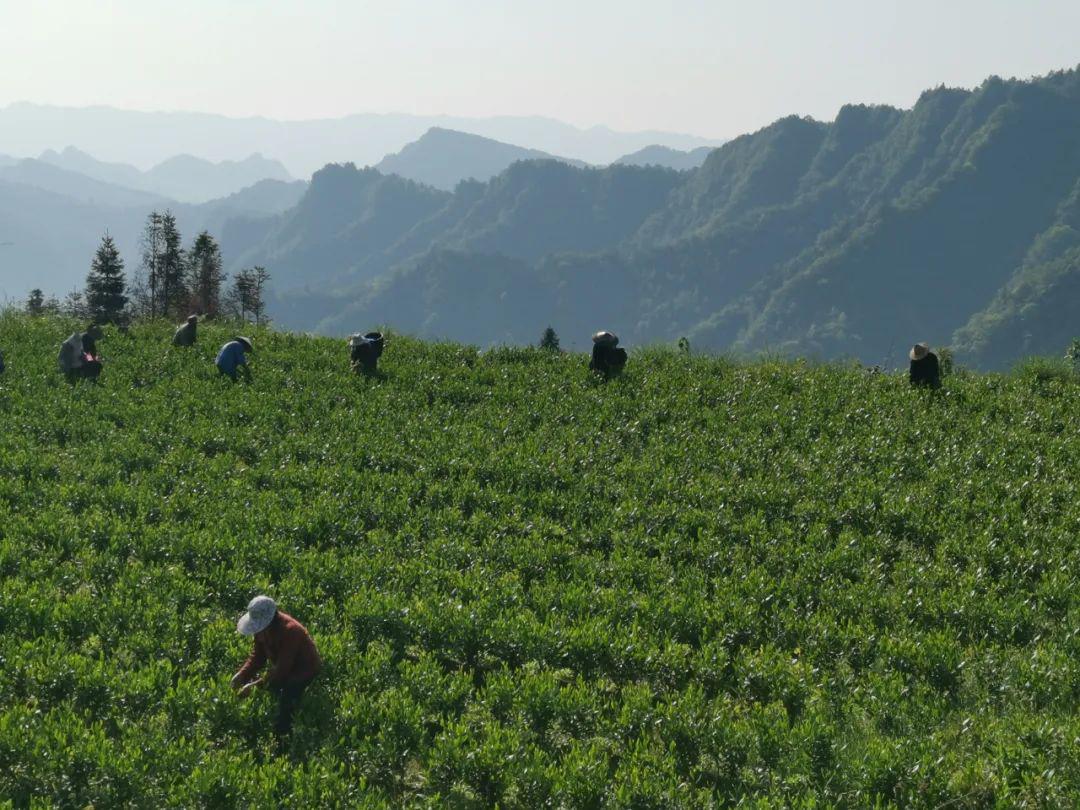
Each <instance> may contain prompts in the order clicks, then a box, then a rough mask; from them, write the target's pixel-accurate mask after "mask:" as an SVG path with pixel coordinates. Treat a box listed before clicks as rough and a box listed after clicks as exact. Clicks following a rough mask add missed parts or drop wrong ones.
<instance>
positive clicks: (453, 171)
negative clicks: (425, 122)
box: [375, 127, 586, 191]
mask: <svg viewBox="0 0 1080 810" xmlns="http://www.w3.org/2000/svg"><path fill="white" fill-rule="evenodd" d="M519 160H559V161H562V162H563V163H568V164H569V165H571V166H578V167H584V166H585V165H586V164H585V163H584V162H582V161H580V160H573V159H572V158H560V157H556V156H555V155H549V154H548V153H547V152H541V151H540V150H539V149H525V148H523V147H520V146H514V145H513V144H508V143H502V142H501V141H496V140H492V139H491V138H483V137H481V136H479V135H470V134H469V133H467V132H455V131H454V130H451V129H442V128H440V127H432V128H431V129H429V130H428V131H427V132H425V133H424V134H423V135H422V136H421V137H420V139H419V140H417V141H414V142H412V143H409V144H406V145H405V146H404V147H403V148H402V150H401V151H400V152H397V153H396V154H392V155H387V156H386V157H384V158H383V159H382V160H381V161H379V163H378V165H377V166H376V167H375V168H377V169H378V170H379V171H380V172H382V173H383V174H396V175H398V176H399V177H403V178H405V179H406V180H415V181H417V182H418V183H426V184H427V185H429V186H434V187H435V188H441V189H445V190H447V191H450V190H452V189H453V188H454V186H456V185H457V184H458V183H460V182H461V181H462V180H489V179H490V178H492V177H494V176H495V175H497V174H499V173H500V172H502V171H504V170H506V169H507V168H509V166H510V164H512V163H516V162H517V161H519Z"/></svg>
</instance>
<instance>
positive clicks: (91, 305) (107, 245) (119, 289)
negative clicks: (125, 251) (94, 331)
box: [86, 234, 128, 323]
mask: <svg viewBox="0 0 1080 810" xmlns="http://www.w3.org/2000/svg"><path fill="white" fill-rule="evenodd" d="M125 292H126V283H125V281H124V260H123V259H121V258H120V251H119V250H117V249H116V243H115V242H114V241H113V238H112V237H111V236H109V235H108V234H105V236H103V237H102V239H101V246H100V247H98V249H97V253H96V254H95V255H94V261H93V262H92V263H91V264H90V272H89V273H88V274H87V276H86V309H87V312H88V314H89V316H90V318H91V320H93V321H95V322H96V323H120V321H121V315H122V314H123V311H124V307H125V306H126V305H127V301H128V299H127V295H126V294H125Z"/></svg>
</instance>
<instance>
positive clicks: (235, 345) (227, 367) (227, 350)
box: [214, 337, 252, 380]
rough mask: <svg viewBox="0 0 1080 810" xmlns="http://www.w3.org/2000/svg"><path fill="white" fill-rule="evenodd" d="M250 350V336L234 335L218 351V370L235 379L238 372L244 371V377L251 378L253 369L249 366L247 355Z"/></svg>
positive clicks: (216, 361)
mask: <svg viewBox="0 0 1080 810" xmlns="http://www.w3.org/2000/svg"><path fill="white" fill-rule="evenodd" d="M250 351H252V348H251V339H250V338H246V337H234V338H233V339H232V340H230V341H229V342H228V343H226V344H225V345H224V346H222V347H221V351H220V352H218V356H217V360H215V361H214V362H215V363H216V364H217V367H218V371H220V372H221V373H222V374H227V375H228V376H229V377H231V378H232V379H233V380H235V379H236V375H237V372H240V371H242V372H243V373H244V378H245V379H248V380H250V379H251V370H250V369H249V368H248V364H247V356H246V355H247V353H248V352H250Z"/></svg>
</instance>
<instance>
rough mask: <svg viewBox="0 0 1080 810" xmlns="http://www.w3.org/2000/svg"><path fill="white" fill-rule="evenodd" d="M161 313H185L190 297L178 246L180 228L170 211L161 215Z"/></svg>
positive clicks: (167, 314)
mask: <svg viewBox="0 0 1080 810" xmlns="http://www.w3.org/2000/svg"><path fill="white" fill-rule="evenodd" d="M159 266H160V269H161V303H162V310H161V314H162V315H165V316H172V317H178V316H180V315H185V314H187V313H186V312H184V310H186V309H187V306H188V301H189V300H190V298H191V295H190V293H189V292H188V289H187V284H186V283H185V281H186V279H185V278H184V270H185V269H186V267H185V262H184V251H183V248H181V246H180V229H179V228H177V227H176V217H175V216H174V215H173V213H172V211H166V212H165V213H164V214H162V215H161V258H160V265H159Z"/></svg>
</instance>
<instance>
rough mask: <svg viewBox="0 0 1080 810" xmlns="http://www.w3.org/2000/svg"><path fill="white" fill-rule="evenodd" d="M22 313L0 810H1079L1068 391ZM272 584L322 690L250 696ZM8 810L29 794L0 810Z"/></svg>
mask: <svg viewBox="0 0 1080 810" xmlns="http://www.w3.org/2000/svg"><path fill="white" fill-rule="evenodd" d="M72 328H73V324H71V323H66V322H63V321H60V320H55V319H49V318H43V319H33V320H31V319H27V318H25V317H22V316H17V315H11V314H9V315H5V316H2V317H0V350H3V352H4V354H5V357H6V359H7V362H8V369H7V372H6V373H5V374H4V375H3V376H2V377H0V805H4V806H14V807H27V806H35V807H48V806H54V807H87V806H93V807H97V808H106V807H122V806H134V807H148V808H150V807H153V808H156V807H213V808H220V807H335V806H357V807H401V806H410V807H412V806H415V807H489V806H496V805H497V806H499V807H505V808H539V807H566V808H578V807H581V808H607V807H635V808H636V807H640V808H650V807H672V808H676V807H678V808H682V807H691V808H693V807H714V806H736V805H739V806H753V807H825V806H840V807H866V806H892V805H895V806H920V807H949V808H961V807H1011V806H1025V805H1026V806H1042V807H1067V806H1077V804H1078V803H1080V756H1078V753H1080V714H1078V711H1077V706H1078V700H1080V577H1078V571H1080V543H1078V538H1080V429H1078V416H1080V384H1078V383H1077V381H1076V380H1075V379H1072V378H1070V376H1069V375H1068V374H1067V373H1066V372H1065V371H1064V370H1059V369H1056V368H1054V367H1052V366H1045V365H1044V366H1039V365H1034V364H1033V365H1031V366H1029V367H1028V368H1027V369H1024V370H1021V371H1018V372H1015V373H1013V374H1011V375H1008V376H999V375H968V374H964V373H960V374H956V375H953V376H950V377H948V378H946V381H945V386H944V389H943V390H942V391H940V392H936V393H934V392H929V391H913V390H911V389H910V388H909V387H908V385H907V383H906V379H904V378H903V376H902V375H898V374H878V375H874V374H868V373H867V372H866V371H864V370H862V369H859V368H855V367H846V366H840V365H828V366H815V365H812V364H806V363H798V362H779V361H777V362H772V361H762V362H758V363H755V364H747V365H744V364H737V363H734V362H731V361H728V360H725V359H716V358H712V359H706V358H696V357H695V358H687V357H684V356H681V355H679V354H677V353H674V352H661V351H649V352H634V353H632V355H631V360H630V364H629V366H628V368H627V371H626V373H625V374H624V375H623V376H622V377H621V378H618V379H614V380H612V381H610V382H607V383H604V382H602V381H600V380H598V379H596V378H595V377H593V376H592V375H591V374H590V373H589V372H588V371H587V369H586V362H587V361H586V359H585V357H584V356H583V355H575V354H568V355H557V354H548V353H544V352H541V351H540V350H534V349H528V350H526V349H504V350H496V351H492V352H487V353H481V352H478V351H477V350H475V349H473V348H469V347H465V346H459V345H451V344H434V343H421V342H418V341H413V340H409V339H406V338H396V339H392V340H391V341H390V342H389V344H388V346H387V350H386V354H385V355H384V357H383V361H382V364H381V369H382V371H381V373H380V374H379V376H377V377H374V378H359V377H355V376H352V375H350V374H349V373H348V360H347V356H346V349H345V346H344V342H343V341H331V340H325V339H312V338H306V337H298V336H294V335H289V334H280V333H273V332H269V331H256V333H255V334H254V342H255V353H254V355H252V369H253V373H254V378H253V380H252V382H251V383H250V384H244V383H240V384H233V383H231V382H229V381H228V380H226V379H222V378H219V377H218V376H217V374H216V372H215V370H214V368H213V365H212V361H213V356H214V354H215V352H216V350H217V348H218V347H219V346H220V345H221V343H222V342H223V340H224V339H225V338H226V337H228V333H227V332H226V331H224V328H219V327H213V326H210V327H205V328H204V327H201V333H200V339H199V344H198V345H197V346H196V347H195V348H194V349H192V350H176V349H171V348H169V346H168V343H169V337H170V335H171V327H170V325H168V324H153V325H144V326H136V327H135V328H133V329H132V331H131V332H130V333H129V334H126V335H124V334H120V333H119V332H117V331H116V330H114V329H110V330H109V332H108V336H107V337H106V339H105V340H103V341H101V342H100V343H99V348H100V349H101V351H102V353H103V354H104V356H105V371H104V374H103V375H102V378H101V382H100V384H99V385H96V386H95V385H92V384H88V383H80V384H76V385H70V384H68V383H67V382H65V381H64V380H63V379H62V378H61V376H60V375H59V374H58V373H57V372H56V370H55V357H56V352H57V349H58V346H59V343H60V341H61V340H62V339H63V338H64V337H65V336H66V335H67V334H68V333H69V332H70V331H72ZM260 592H265V593H268V594H270V595H271V596H273V597H274V598H275V599H277V600H278V602H279V603H280V604H281V606H282V607H283V608H284V609H285V610H286V611H288V612H289V613H291V614H292V615H294V616H296V617H297V618H299V619H300V620H301V621H302V622H304V623H305V624H306V625H307V626H308V627H309V628H310V629H311V631H312V634H313V636H314V638H315V640H316V642H317V644H318V645H319V648H320V650H321V652H322V654H323V657H324V659H325V668H324V671H323V674H322V675H321V676H320V678H319V679H318V680H317V681H316V682H315V684H313V686H312V687H311V689H309V691H308V693H307V694H306V695H305V698H304V703H303V704H302V707H301V709H300V712H299V715H298V719H297V725H296V729H295V731H294V733H293V735H292V737H291V739H290V741H289V743H288V746H287V750H285V751H283V752H281V753H275V751H274V748H273V745H272V734H271V713H272V708H273V707H272V703H271V700H270V698H269V696H268V695H266V694H263V693H259V694H257V695H256V696H254V697H253V698H252V699H251V700H248V701H241V700H238V699H237V698H236V697H235V696H234V694H233V693H232V691H231V690H230V688H229V678H230V676H231V675H232V674H233V672H235V670H236V668H237V666H238V665H239V663H240V662H241V661H242V660H243V658H244V656H245V655H246V654H247V651H248V645H249V643H250V641H249V639H246V638H243V637H241V636H239V635H237V633H236V630H235V623H236V619H237V617H238V616H239V614H240V613H242V612H243V610H244V607H245V605H246V604H247V602H248V600H249V599H250V598H251V597H252V596H253V595H255V594H257V593H260ZM5 803H6V805H5Z"/></svg>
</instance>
